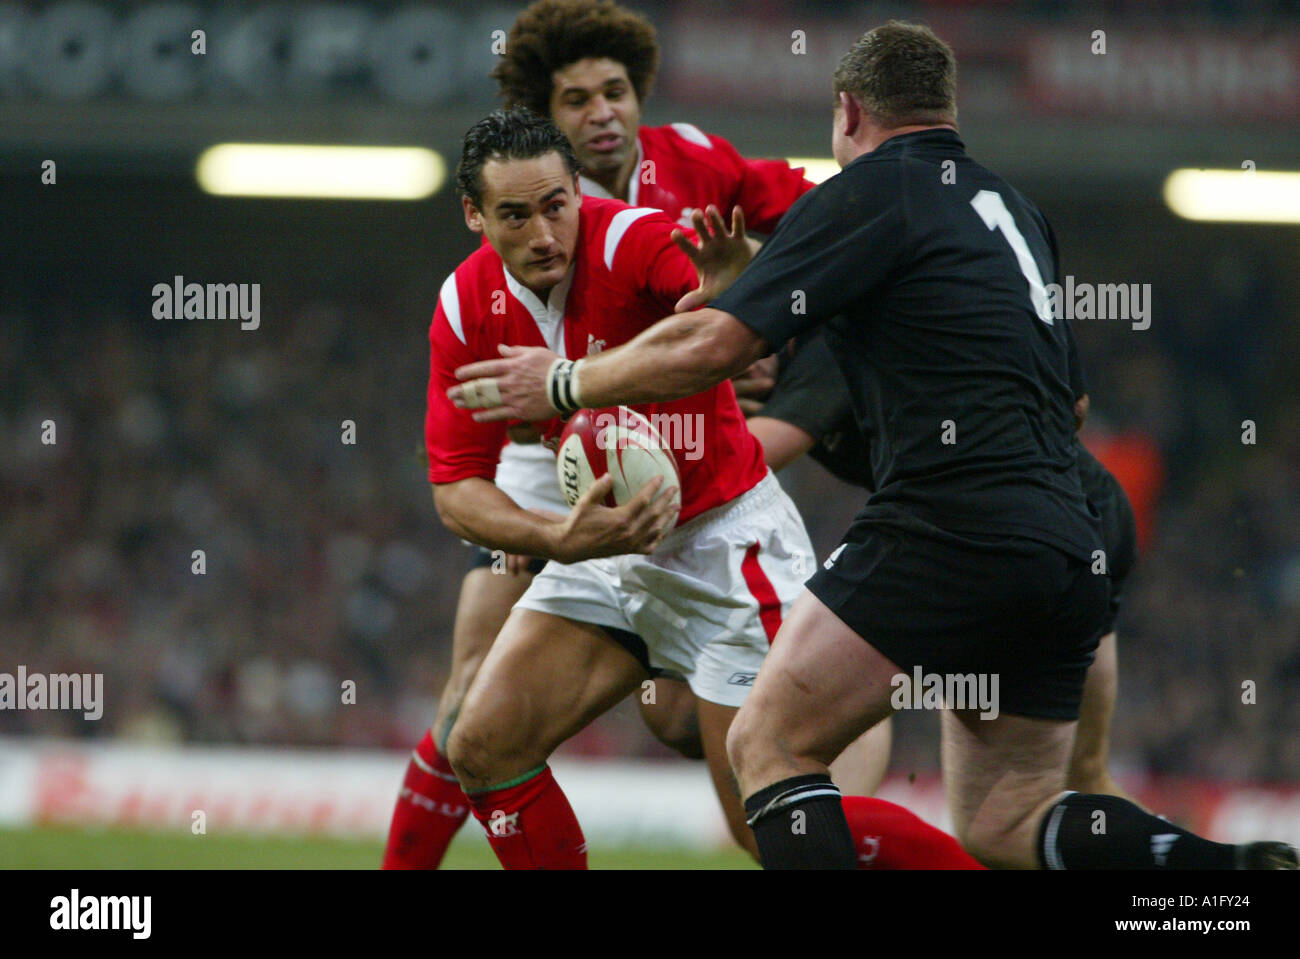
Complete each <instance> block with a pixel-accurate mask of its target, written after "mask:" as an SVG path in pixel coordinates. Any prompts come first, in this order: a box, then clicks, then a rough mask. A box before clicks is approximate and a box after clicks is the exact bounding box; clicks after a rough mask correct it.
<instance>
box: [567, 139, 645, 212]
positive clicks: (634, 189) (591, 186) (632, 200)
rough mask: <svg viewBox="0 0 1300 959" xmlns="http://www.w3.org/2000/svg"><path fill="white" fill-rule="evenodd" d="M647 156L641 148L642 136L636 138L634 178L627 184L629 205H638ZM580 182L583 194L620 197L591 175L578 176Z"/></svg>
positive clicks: (608, 197) (611, 198)
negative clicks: (642, 173)
mask: <svg viewBox="0 0 1300 959" xmlns="http://www.w3.org/2000/svg"><path fill="white" fill-rule="evenodd" d="M643 156H645V153H644V151H642V149H641V138H640V137H637V138H636V165H635V166H633V167H632V179H631V180H629V181H628V184H627V202H628V205H629V206H636V198H637V194H638V193H640V192H641V176H640V173H641V163H642V159H641V158H642V157H643ZM578 184H579V185H580V186H581V187H582V195H583V196H594V197H599V198H600V199H602V200H617V199H618V197H616V196H614V194H612V193H610V192H609V191H608V190H606V189H605V188H604V187H603V186H601V185H600V184H599V183H597V182H596V181H595V180H593V179H592V178H591V177H589V176H582V175H581V174H579V176H578Z"/></svg>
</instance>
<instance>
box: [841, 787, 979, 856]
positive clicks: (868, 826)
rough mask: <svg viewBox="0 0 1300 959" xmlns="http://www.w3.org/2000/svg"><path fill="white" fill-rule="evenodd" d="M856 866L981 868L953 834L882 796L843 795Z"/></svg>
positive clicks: (845, 815)
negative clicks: (879, 797) (855, 855)
mask: <svg viewBox="0 0 1300 959" xmlns="http://www.w3.org/2000/svg"><path fill="white" fill-rule="evenodd" d="M844 817H845V818H846V819H848V821H849V832H851V833H853V845H854V847H855V848H856V850H857V856H858V868H859V869H983V868H984V867H983V866H981V865H980V864H979V862H978V861H976V859H975V858H974V857H973V856H971V854H970V853H968V852H967V851H966V850H965V849H963V848H962V847H961V843H959V842H958V841H957V840H956V839H954V838H953V837H952V836H950V835H948V834H947V833H946V832H943V831H941V830H939V829H935V828H934V827H933V826H931V825H930V824H929V823H927V822H925V820H923V819H921V818H920V817H919V816H917V815H915V814H914V813H911V812H908V811H907V810H906V809H904V808H903V807H902V806H899V805H896V804H894V803H892V802H887V801H886V800H884V799H875V798H872V797H870V796H845V797H844Z"/></svg>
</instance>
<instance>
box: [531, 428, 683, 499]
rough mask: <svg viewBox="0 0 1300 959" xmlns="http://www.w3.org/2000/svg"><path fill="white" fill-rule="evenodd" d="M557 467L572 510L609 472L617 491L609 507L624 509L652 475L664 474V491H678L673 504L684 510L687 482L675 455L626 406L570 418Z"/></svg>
mask: <svg viewBox="0 0 1300 959" xmlns="http://www.w3.org/2000/svg"><path fill="white" fill-rule="evenodd" d="M555 468H556V473H557V475H558V476H559V480H560V490H561V491H562V492H563V493H564V499H565V500H566V501H567V502H568V504H569V505H570V506H573V505H574V504H575V503H577V502H578V499H579V497H581V496H582V494H583V493H585V492H587V490H588V489H590V488H591V484H592V483H594V482H596V480H598V479H600V478H601V477H602V476H604V475H605V474H606V473H608V474H610V475H611V476H612V477H613V478H614V489H613V491H612V492H611V493H610V495H609V496H608V497H606V499H605V505H606V506H622V505H623V504H624V503H627V502H628V501H629V500H631V499H632V497H634V496H636V494H637V493H638V492H639V491H640V490H641V487H643V486H644V485H645V484H646V483H648V482H650V480H651V479H652V478H653V477H655V476H662V477H663V480H664V481H663V485H662V486H661V487H660V489H668V488H669V487H676V490H675V492H674V493H673V506H674V508H675V509H676V510H677V511H679V512H680V510H681V508H682V495H681V484H682V480H681V474H680V473H678V471H677V459H676V457H674V456H673V451H672V450H671V449H669V448H668V444H667V443H665V442H664V440H663V437H662V436H661V435H660V434H659V431H658V430H656V429H655V428H654V426H653V425H652V424H651V422H650V421H649V420H648V419H646V418H645V417H644V416H642V415H641V414H640V413H638V412H637V411H636V410H633V409H629V408H628V407H626V406H610V407H606V408H604V409H598V410H579V411H578V412H576V413H574V414H573V416H571V417H569V422H568V423H566V424H565V426H564V432H563V433H561V434H560V445H559V449H558V450H557V453H556V462H555Z"/></svg>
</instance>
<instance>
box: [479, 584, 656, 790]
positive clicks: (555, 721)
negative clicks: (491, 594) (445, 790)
mask: <svg viewBox="0 0 1300 959" xmlns="http://www.w3.org/2000/svg"><path fill="white" fill-rule="evenodd" d="M643 676H644V673H643V672H642V668H641V665H640V664H639V663H638V662H637V661H636V659H635V658H633V656H632V655H631V654H630V653H628V652H627V651H626V650H624V649H623V648H622V647H621V646H619V645H617V644H616V643H614V642H613V641H612V640H610V639H609V638H608V637H607V636H606V635H605V632H604V630H603V629H601V628H600V627H598V626H591V625H588V624H585V623H577V622H573V621H571V620H567V619H562V618H561V617H558V616H553V615H551V614H549V613H542V612H538V611H536V610H530V609H522V608H521V609H516V610H514V611H513V612H512V613H511V614H510V617H509V618H508V619H507V620H506V624H505V626H504V627H503V628H502V630H501V633H500V635H499V636H497V638H496V641H495V642H494V643H493V644H492V648H491V650H490V651H489V652H488V654H487V657H486V658H485V659H484V661H483V665H482V666H481V667H480V668H479V670H478V674H477V675H476V676H475V678H474V682H473V684H472V685H471V687H470V690H469V693H468V694H467V696H466V698H465V703H464V706H463V707H462V709H461V715H460V719H459V721H458V723H457V726H456V731H455V736H456V737H457V738H458V739H460V740H461V743H462V746H463V747H468V751H469V752H471V753H472V754H474V755H475V756H478V757H482V758H483V760H484V761H485V762H486V763H487V764H489V765H490V766H491V767H492V775H493V777H501V776H502V775H505V777H506V778H509V775H511V774H518V773H522V772H524V771H526V770H527V769H529V768H532V767H533V766H535V765H536V764H537V763H538V762H544V761H545V758H546V756H548V755H549V754H550V753H551V751H552V750H554V749H555V747H556V746H558V745H559V744H560V743H562V742H564V740H566V739H568V738H569V737H570V736H572V735H573V734H574V733H576V732H577V731H578V730H580V729H582V728H583V727H584V726H586V725H587V723H589V722H590V721H591V720H592V719H594V718H595V717H596V716H598V715H600V714H601V713H603V712H604V711H605V710H607V709H609V708H610V707H611V706H613V705H614V704H615V703H617V702H618V701H619V700H620V699H621V698H623V697H624V696H626V695H627V694H628V693H629V692H630V691H631V690H632V689H634V688H636V687H637V686H639V684H640V682H641V679H642V678H643ZM519 763H524V764H526V765H525V766H524V768H522V769H518V770H513V771H510V770H505V769H504V767H512V766H514V765H518V764H519ZM467 785H469V784H467Z"/></svg>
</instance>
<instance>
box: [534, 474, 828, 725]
mask: <svg viewBox="0 0 1300 959" xmlns="http://www.w3.org/2000/svg"><path fill="white" fill-rule="evenodd" d="M557 485H558V483H557ZM816 565H817V564H816V561H815V559H814V557H813V548H812V542H811V541H810V540H809V539H808V533H807V531H806V530H805V529H804V525H803V520H802V519H801V518H800V517H799V512H798V510H796V509H795V506H794V503H793V502H791V501H790V497H789V496H787V495H786V494H785V491H784V490H782V489H781V486H780V484H779V483H778V482H777V479H776V477H775V476H774V475H773V474H772V473H771V472H770V471H769V472H768V474H767V476H766V477H764V478H763V479H762V480H761V481H760V482H759V483H758V484H757V485H756V486H755V487H754V488H753V489H751V490H749V491H748V492H746V493H743V494H741V495H740V496H738V497H736V498H735V499H734V500H732V501H731V502H729V503H724V504H723V505H721V506H718V507H716V508H714V509H711V510H709V511H707V512H705V513H701V514H700V515H699V516H696V517H694V518H693V519H691V520H690V521H688V522H686V523H683V524H682V525H681V526H678V527H677V528H676V529H674V530H673V531H672V532H671V533H669V534H668V535H667V536H666V537H665V538H664V540H663V541H662V542H661V543H660V544H659V547H658V548H657V549H656V550H655V552H654V554H653V555H650V556H643V555H639V554H631V555H627V556H615V557H610V558H607V559H589V560H584V561H582V562H579V563H571V564H569V565H567V566H566V565H564V564H562V563H555V562H551V563H547V564H546V568H545V569H543V570H542V571H541V572H540V573H538V574H537V576H535V577H534V578H533V582H532V585H531V586H529V587H528V591H527V592H525V593H524V595H523V597H522V598H521V599H520V600H519V602H518V603H517V604H516V606H517V607H523V608H524V609H535V610H538V611H539V612H543V613H551V614H553V615H555V616H563V617H564V618H566V619H571V620H574V621H576V622H582V623H592V624H594V625H597V626H608V627H614V628H616V629H623V630H627V631H629V632H632V633H636V634H637V635H638V636H640V637H641V638H642V639H643V640H645V643H646V646H647V647H648V649H649V653H650V665H651V666H652V667H655V668H656V669H661V670H663V671H665V672H666V673H667V674H669V675H677V676H681V677H682V678H684V679H685V680H686V681H687V683H689V684H690V687H691V690H692V691H693V692H694V693H695V695H696V696H698V697H699V698H700V699H703V700H706V701H708V702H711V703H718V704H720V705H723V706H739V705H740V704H741V703H742V702H743V701H744V699H745V695H746V694H747V693H748V692H749V689H750V687H751V686H752V685H753V683H754V678H755V676H757V674H758V669H759V666H761V665H762V663H763V657H764V656H766V655H767V650H768V647H769V646H770V645H771V642H772V639H773V637H774V636H775V635H776V631H777V629H778V627H780V625H781V621H782V619H783V618H784V617H785V615H786V614H787V613H788V612H789V610H790V606H791V604H792V603H793V602H794V600H795V597H796V596H797V595H798V594H799V592H800V591H801V590H802V589H803V584H804V581H805V580H806V579H808V577H809V576H811V575H812V573H813V571H814V569H815V568H816Z"/></svg>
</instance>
